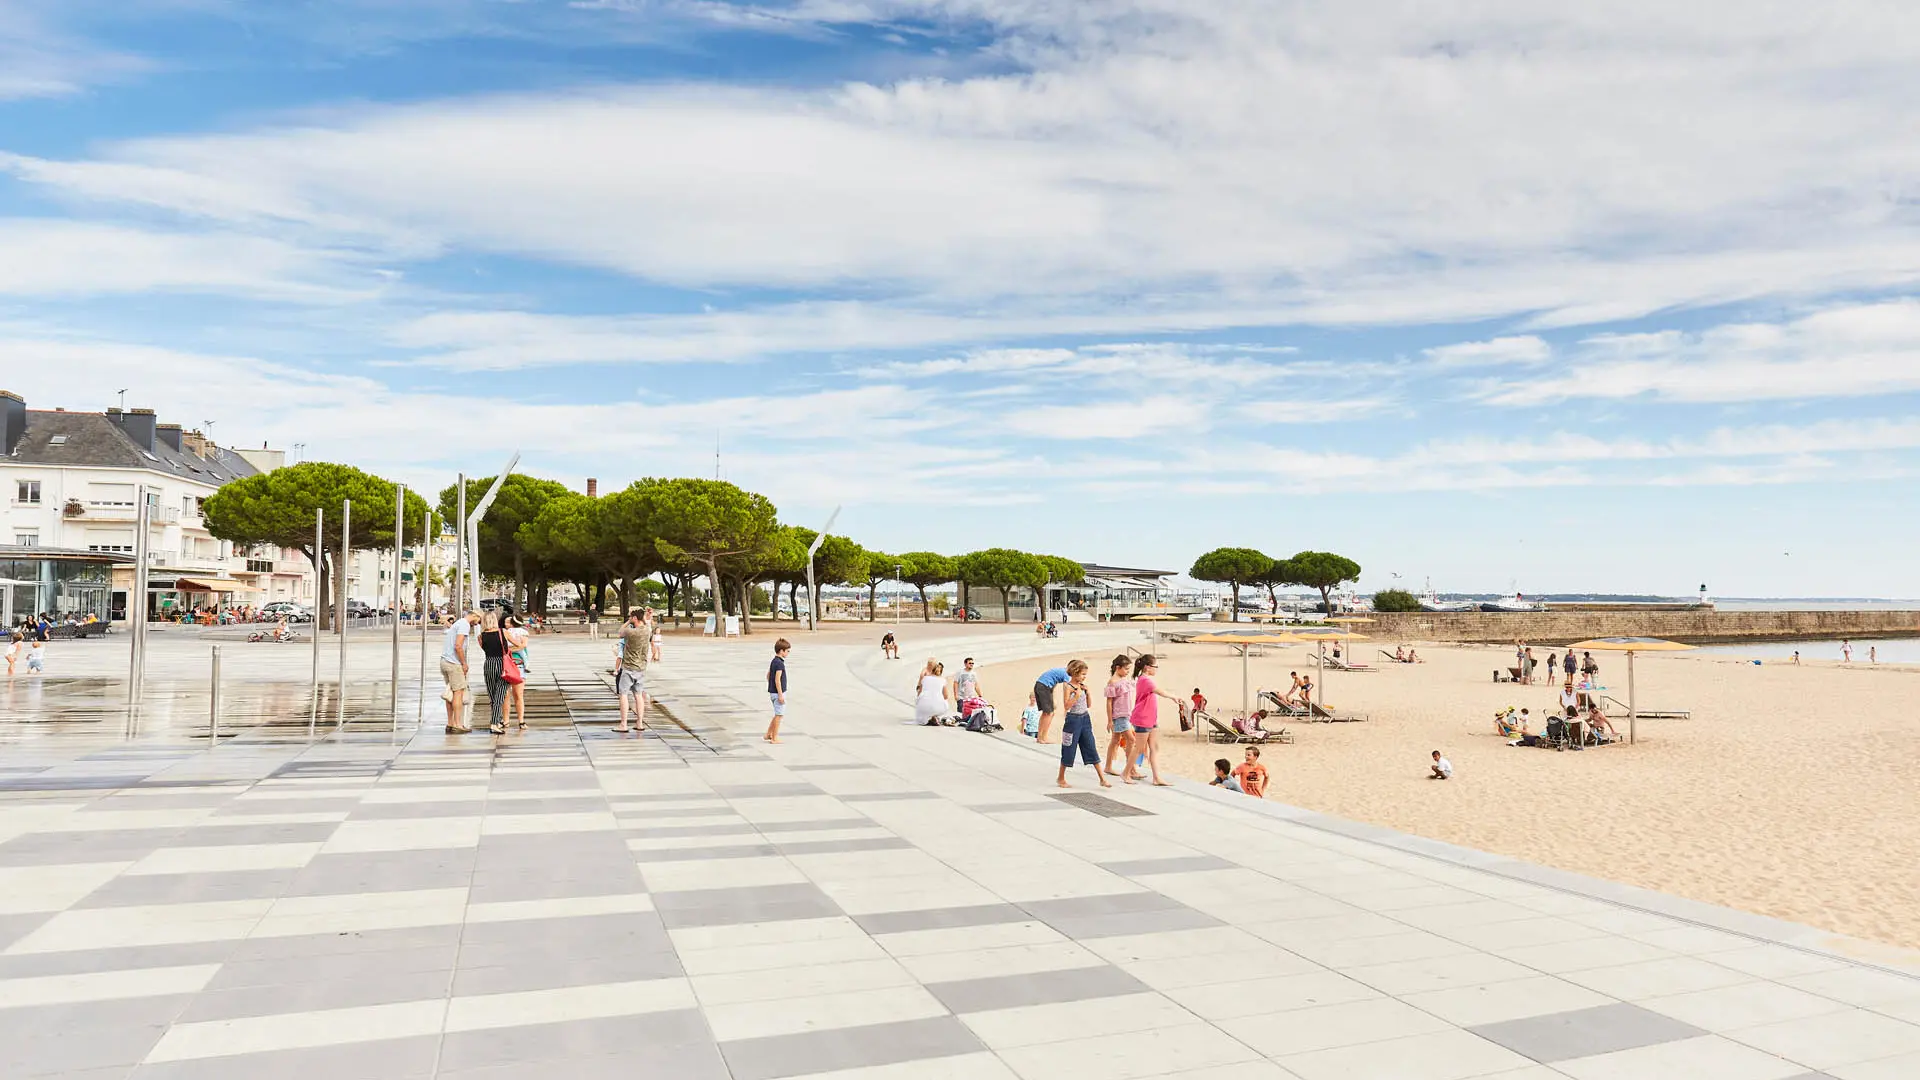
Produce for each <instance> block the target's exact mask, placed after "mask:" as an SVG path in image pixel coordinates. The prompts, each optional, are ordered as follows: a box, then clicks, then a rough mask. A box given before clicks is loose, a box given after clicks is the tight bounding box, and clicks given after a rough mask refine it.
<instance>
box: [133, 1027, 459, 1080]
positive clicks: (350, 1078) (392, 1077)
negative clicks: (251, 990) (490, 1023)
mask: <svg viewBox="0 0 1920 1080" xmlns="http://www.w3.org/2000/svg"><path fill="white" fill-rule="evenodd" d="M439 1052H440V1037H439V1036H438V1035H422V1036H418V1037H416V1038H411V1039H380V1040H377V1041H375V1042H361V1043H347V1044H345V1045H342V1046H319V1047H309V1048H305V1049H300V1050H274V1051H269V1052H267V1053H260V1054H235V1055H233V1056H231V1057H217V1058H202V1059H199V1060H194V1061H169V1062H164V1063H158V1064H153V1065H142V1066H140V1067H139V1068H137V1069H135V1070H134V1071H133V1073H132V1075H131V1076H130V1077H129V1078H128V1080H266V1078H268V1077H277V1078H286V1080H307V1078H311V1080H419V1078H422V1077H429V1076H432V1075H433V1065H434V1058H435V1057H436V1056H438V1054H439Z"/></svg>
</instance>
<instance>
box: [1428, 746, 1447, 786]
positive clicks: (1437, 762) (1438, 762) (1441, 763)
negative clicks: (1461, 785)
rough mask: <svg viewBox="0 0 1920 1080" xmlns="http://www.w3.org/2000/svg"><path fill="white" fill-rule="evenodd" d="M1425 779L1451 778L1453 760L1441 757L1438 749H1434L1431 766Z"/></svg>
mask: <svg viewBox="0 0 1920 1080" xmlns="http://www.w3.org/2000/svg"><path fill="white" fill-rule="evenodd" d="M1427 779H1429V780H1451V779H1453V762H1451V761H1448V760H1447V759H1446V758H1443V757H1441V756H1440V751H1438V750H1435V751H1434V752H1433V767H1432V770H1431V771H1429V772H1428V773H1427Z"/></svg>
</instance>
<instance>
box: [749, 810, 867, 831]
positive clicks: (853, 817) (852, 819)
mask: <svg viewBox="0 0 1920 1080" xmlns="http://www.w3.org/2000/svg"><path fill="white" fill-rule="evenodd" d="M754 827H755V828H757V829H759V830H760V831H761V832H763V833H767V834H769V835H771V834H773V833H789V832H819V831H821V830H822V829H871V828H874V827H875V824H874V820H873V819H872V818H870V817H866V816H864V815H861V814H851V813H850V814H848V815H847V816H846V817H837V818H815V819H812V820H807V821H763V822H758V823H756V824H755V826H754Z"/></svg>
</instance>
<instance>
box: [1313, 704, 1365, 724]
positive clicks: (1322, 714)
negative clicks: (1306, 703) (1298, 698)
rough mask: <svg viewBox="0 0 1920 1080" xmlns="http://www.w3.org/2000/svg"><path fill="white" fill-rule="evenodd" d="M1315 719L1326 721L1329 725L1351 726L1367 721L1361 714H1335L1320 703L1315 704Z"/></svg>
mask: <svg viewBox="0 0 1920 1080" xmlns="http://www.w3.org/2000/svg"><path fill="white" fill-rule="evenodd" d="M1313 718H1314V719H1315V720H1321V721H1325V722H1326V723H1329V724H1349V723H1352V722H1354V721H1356V720H1365V719H1366V717H1364V716H1361V715H1360V714H1359V713H1337V712H1334V711H1333V710H1332V709H1329V708H1327V707H1326V706H1325V705H1322V704H1320V703H1319V702H1315V703H1314V706H1313Z"/></svg>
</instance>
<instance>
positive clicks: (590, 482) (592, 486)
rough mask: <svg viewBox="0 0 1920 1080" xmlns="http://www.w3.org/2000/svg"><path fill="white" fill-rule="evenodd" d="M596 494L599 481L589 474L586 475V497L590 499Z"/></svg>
mask: <svg viewBox="0 0 1920 1080" xmlns="http://www.w3.org/2000/svg"><path fill="white" fill-rule="evenodd" d="M598 494H600V481H598V480H595V479H594V478H593V477H591V476H589V477H587V498H589V499H591V498H593V497H594V496H595V495H598Z"/></svg>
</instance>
